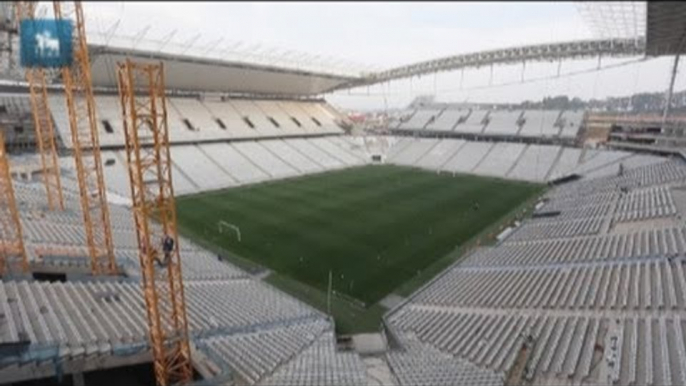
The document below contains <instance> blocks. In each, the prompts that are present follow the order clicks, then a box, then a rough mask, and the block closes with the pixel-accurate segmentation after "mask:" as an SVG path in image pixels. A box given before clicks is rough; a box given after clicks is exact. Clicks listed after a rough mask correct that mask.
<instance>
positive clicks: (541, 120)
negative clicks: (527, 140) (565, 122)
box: [519, 110, 562, 137]
mask: <svg viewBox="0 0 686 386" xmlns="http://www.w3.org/2000/svg"><path fill="white" fill-rule="evenodd" d="M561 114H562V112H561V111H558V110H552V111H550V110H527V111H526V112H525V113H524V116H523V118H524V125H522V130H521V131H520V132H519V135H521V136H524V137H557V136H559V132H560V127H559V125H557V122H558V120H559V117H560V115H561Z"/></svg>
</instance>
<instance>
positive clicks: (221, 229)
mask: <svg viewBox="0 0 686 386" xmlns="http://www.w3.org/2000/svg"><path fill="white" fill-rule="evenodd" d="M226 228H229V229H233V230H234V231H235V232H236V236H237V237H238V242H239V243H240V242H241V228H239V227H238V226H237V225H234V224H231V223H228V222H226V221H224V220H219V221H217V230H218V231H219V233H224V229H226Z"/></svg>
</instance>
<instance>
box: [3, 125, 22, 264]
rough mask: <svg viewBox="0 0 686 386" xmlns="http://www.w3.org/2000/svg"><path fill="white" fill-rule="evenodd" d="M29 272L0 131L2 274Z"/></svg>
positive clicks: (8, 165) (7, 161)
mask: <svg viewBox="0 0 686 386" xmlns="http://www.w3.org/2000/svg"><path fill="white" fill-rule="evenodd" d="M28 272H29V261H28V259H27V257H26V249H25V248H24V238H23V237H22V231H21V221H20V220H19V211H18V210H17V202H16V200H15V199H14V188H13V187H12V176H11V175H10V164H9V159H8V156H7V151H6V148H5V137H4V136H3V134H2V131H0V276H4V275H6V274H8V273H10V274H11V273H28Z"/></svg>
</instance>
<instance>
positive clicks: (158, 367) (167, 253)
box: [117, 59, 193, 386]
mask: <svg viewBox="0 0 686 386" xmlns="http://www.w3.org/2000/svg"><path fill="white" fill-rule="evenodd" d="M117 77H118V85H119V97H120V101H121V107H122V114H123V119H124V131H125V136H126V159H127V167H128V170H129V179H130V182H131V184H130V185H131V198H132V209H133V213H134V219H135V226H136V233H137V237H138V247H139V257H140V264H141V271H142V285H143V293H144V296H145V304H146V309H147V317H148V327H149V329H150V340H151V346H152V350H153V360H154V366H155V376H156V379H157V383H158V384H159V385H162V386H166V385H170V384H175V383H188V382H190V381H191V380H192V376H193V369H192V366H191V357H190V344H189V341H188V322H187V319H186V305H185V300H184V293H183V282H182V276H181V257H180V255H179V243H178V233H177V227H176V206H175V200H174V189H173V186H172V172H171V170H172V162H171V158H170V151H169V130H168V126H167V106H166V99H165V86H164V70H163V67H162V64H161V63H160V64H138V63H134V62H132V61H130V60H128V59H127V60H126V62H124V63H119V64H118V67H117ZM153 217H156V218H157V220H158V222H159V223H155V222H153Z"/></svg>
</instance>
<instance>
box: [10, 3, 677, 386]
mask: <svg viewBox="0 0 686 386" xmlns="http://www.w3.org/2000/svg"><path fill="white" fill-rule="evenodd" d="M89 6H92V4H89ZM389 6H391V4H389ZM579 8H580V10H581V11H582V13H584V12H585V15H586V16H585V18H586V19H585V20H586V21H587V22H588V23H589V25H590V26H591V27H590V28H591V29H593V30H594V31H596V32H598V31H600V32H598V33H597V35H598V36H596V37H595V38H594V39H586V40H569V41H560V42H549V43H545V44H525V45H519V46H514V47H504V48H498V49H492V50H491V49H488V50H481V51H476V52H467V53H458V54H455V55H452V56H447V57H440V58H426V60H424V61H421V62H416V63H412V64H407V65H403V66H396V67H392V68H383V69H374V70H368V71H361V72H360V71H351V70H350V69H349V68H348V69H346V68H342V67H336V66H334V65H333V64H332V63H328V64H327V63H324V64H322V63H319V64H318V63H315V61H314V60H312V61H310V59H309V58H308V57H305V59H302V58H301V59H299V60H296V61H294V62H291V63H289V62H288V61H278V60H274V59H273V58H269V57H267V58H266V59H265V58H260V57H259V56H255V57H252V58H251V57H221V56H217V55H214V54H213V50H212V48H213V47H214V46H212V45H210V46H209V47H210V48H209V49H208V48H207V47H199V48H197V49H196V48H195V47H194V46H193V42H194V41H195V40H192V41H191V42H190V43H189V44H185V45H183V44H182V45H178V44H171V43H170V41H172V40H173V39H172V36H173V35H174V33H175V32H172V33H171V34H170V35H169V38H168V39H166V40H162V41H157V42H152V41H147V40H145V39H144V35H145V34H146V32H147V29H143V30H142V32H141V33H139V34H138V35H136V36H133V37H131V38H130V39H129V38H126V39H124V38H121V37H117V36H116V34H114V31H115V30H116V28H117V26H118V24H117V25H114V26H113V28H112V29H111V31H109V32H107V33H105V34H100V35H98V34H95V33H91V32H90V31H92V30H89V29H87V28H85V27H87V24H88V23H89V21H90V20H92V19H89V18H88V17H86V18H84V12H85V14H86V15H88V13H89V12H90V11H91V10H93V9H95V8H94V7H83V8H82V5H81V3H80V2H75V3H70V2H55V3H54V4H50V5H47V6H46V5H43V6H41V7H39V6H37V5H36V4H34V5H32V3H29V2H17V3H10V2H2V3H0V11H1V12H2V20H1V22H2V25H1V26H0V27H1V28H0V34H1V35H0V36H2V38H1V39H0V41H1V42H2V52H1V55H2V60H1V61H0V63H2V66H3V69H2V74H3V75H2V81H1V82H0V134H2V136H0V139H3V140H2V141H0V211H1V212H2V213H0V277H1V281H0V384H7V385H10V384H11V385H63V384H64V385H71V384H73V385H86V384H88V385H94V384H132V385H147V384H155V383H156V384H159V385H171V384H197V385H216V384H221V385H525V384H531V385H534V384H536V385H549V384H583V385H597V384H622V385H671V384H686V339H685V338H684V336H685V335H686V331H685V330H684V329H685V328H686V319H684V318H686V272H685V266H686V264H685V261H686V260H685V259H686V257H685V256H686V255H685V254H686V224H684V216H685V215H686V189H685V187H686V152H684V146H683V141H684V138H685V137H684V129H685V128H686V125H685V123H686V120H685V119H684V115H683V108H684V107H686V98H683V96H684V94H683V93H681V92H679V91H678V90H676V89H677V88H678V87H679V86H678V85H675V83H677V81H678V77H677V75H678V72H679V71H678V68H679V67H678V66H679V56H680V54H681V53H682V52H683V51H684V50H685V49H686V48H684V46H683V42H684V38H683V37H684V36H686V24H685V23H684V20H686V19H684V15H686V6H683V5H681V4H680V3H676V2H675V3H645V2H642V3H639V2H635V3H631V2H617V3H598V4H596V5H593V4H590V3H581V4H580V5H579ZM84 10H85V11H84ZM38 19H52V20H53V21H65V20H66V21H69V22H70V23H71V24H70V25H73V43H74V44H73V46H74V48H73V49H74V54H73V61H72V62H70V63H69V64H68V65H67V64H65V65H60V66H57V67H55V66H53V67H51V68H43V67H40V66H38V67H24V66H21V65H20V62H21V61H22V60H23V59H22V58H20V57H21V50H22V49H24V43H23V41H22V37H23V36H24V35H22V31H25V30H26V28H28V27H26V26H27V25H29V26H30V25H32V24H30V23H25V22H35V21H36V20H38ZM617 20H623V21H624V22H626V20H632V22H630V23H626V24H624V25H622V26H617V25H613V24H612V23H613V22H617ZM84 23H85V24H86V26H85V27H84ZM56 25H57V26H58V28H59V25H60V24H59V23H57V24H56ZM627 26H630V27H631V28H629V27H627ZM622 28H628V29H630V30H631V31H630V33H627V34H622V33H620V32H622V31H623V30H622ZM87 31H88V33H86V32H87ZM618 31H619V32H618ZM70 39H71V37H70ZM127 39H128V40H127ZM219 41H221V40H219ZM37 44H39V43H37ZM217 44H219V43H217ZM47 47H49V46H47ZM601 58H603V60H605V59H606V58H609V59H611V60H624V62H617V63H619V64H610V65H608V66H607V67H603V66H602V65H601ZM637 58H638V59H637ZM659 58H663V59H664V58H667V59H668V60H669V66H668V67H669V70H668V71H667V73H666V74H662V75H665V76H667V78H669V80H668V82H666V83H664V84H660V85H659V86H658V89H659V90H660V91H659V94H657V95H658V96H657V97H656V99H655V100H653V99H650V98H648V97H647V96H645V95H644V96H643V97H641V98H643V99H640V98H639V96H637V95H639V93H638V92H637V91H636V89H635V88H634V89H632V88H631V86H629V85H628V84H629V83H631V82H633V81H634V79H631V80H629V81H626V84H623V85H622V86H623V87H624V86H625V88H626V92H625V93H624V94H623V95H624V96H625V97H623V98H624V99H622V98H616V99H613V98H605V99H602V100H601V99H600V98H592V99H591V100H590V101H589V102H588V103H586V104H580V102H579V103H578V104H577V105H575V104H574V103H576V102H575V100H574V99H571V98H567V96H565V99H564V101H562V100H561V99H560V100H558V99H555V98H548V99H544V97H550V96H551V95H552V94H546V95H539V97H538V98H537V100H539V99H540V100H541V102H540V103H538V102H531V101H527V102H526V103H524V102H522V103H518V102H516V101H512V102H508V103H500V102H498V103H496V102H493V103H491V102H487V101H479V102H475V101H472V102H469V101H459V100H449V101H445V100H444V101H439V100H437V98H435V97H436V96H437V95H438V94H439V93H436V95H429V96H426V95H420V93H419V92H415V93H414V94H416V95H412V97H413V98H412V102H411V103H409V104H406V105H405V106H404V107H402V108H398V109H396V110H393V111H391V110H389V109H379V108H372V109H369V110H371V111H364V112H359V111H353V110H355V109H352V108H343V107H340V106H337V105H336V103H334V102H332V101H333V100H336V98H339V99H340V98H343V97H346V95H352V94H351V93H354V92H357V91H359V90H365V91H362V92H361V94H365V92H366V93H367V95H372V94H371V92H370V91H369V90H375V89H374V87H378V88H379V89H380V90H388V89H389V88H390V87H387V86H385V85H388V84H390V83H391V82H413V81H414V82H416V83H415V84H414V86H412V87H419V85H420V83H421V79H424V80H425V81H427V82H428V83H429V84H430V83H432V82H433V86H431V85H429V86H428V88H429V89H431V87H434V90H436V89H437V86H436V83H438V82H436V79H437V78H436V77H435V76H436V74H444V73H448V74H457V78H456V79H460V72H461V71H462V76H463V75H464V71H465V70H467V71H471V70H474V71H477V70H479V69H482V70H484V71H486V73H487V72H488V71H490V76H491V79H492V77H493V71H494V70H493V69H494V67H495V68H498V67H499V66H505V67H507V66H510V67H512V66H514V65H521V64H522V63H525V64H526V63H530V64H528V65H531V66H535V65H537V64H543V65H547V66H552V67H556V68H557V71H558V73H557V76H558V77H559V76H560V67H562V64H563V62H564V63H567V62H574V61H582V60H590V61H592V62H595V61H597V62H598V66H597V67H593V68H592V69H591V70H589V71H587V72H590V73H591V74H592V76H596V84H594V85H593V89H594V93H595V92H596V91H595V89H596V88H597V79H598V77H599V76H600V75H598V74H601V73H602V72H603V71H607V70H608V69H610V70H611V69H612V68H615V67H621V66H631V65H638V64H637V63H643V62H645V61H649V60H653V59H659ZM551 63H552V64H551ZM522 71H523V70H522ZM584 71H586V70H584ZM582 72H583V71H582ZM580 73H581V72H580ZM524 75H525V74H524V72H522V76H521V80H519V79H517V81H516V82H515V86H518V87H519V86H522V85H523V84H525V83H526V82H525V76H524ZM568 76H569V77H574V76H575V73H572V72H570V73H569V74H568ZM517 77H518V75H517V76H515V78H517ZM639 78H640V77H639V76H638V75H637V76H636V79H635V81H636V82H638V79H639ZM413 79H416V80H413ZM427 79H428V80H427ZM460 82H462V79H460ZM517 82H519V83H517ZM545 82H548V81H547V80H546V81H545ZM571 82H572V81H570V83H571ZM446 83H447V82H446ZM410 85H412V83H410ZM547 85H548V83H546V87H548V86H547ZM500 86H502V85H500ZM507 86H508V87H509V86H510V85H507ZM460 87H462V86H460ZM478 87H482V86H478ZM483 87H484V88H491V89H492V88H493V87H494V85H493V84H489V85H488V86H483ZM551 87H552V86H551ZM570 87H571V86H570ZM665 89H666V90H667V91H666V92H665V91H664V90H665ZM474 90H476V88H475V89H474ZM570 90H571V88H570ZM460 92H469V90H466V91H462V90H461V91H460ZM494 92H495V93H498V92H499V91H498V89H497V88H496V90H495V91H494ZM474 93H477V91H474ZM571 94H572V93H571V92H570V93H569V95H570V97H571ZM627 95H628V97H626V96H627ZM353 96H354V95H353ZM386 96H387V95H386V94H384V97H386ZM362 100H363V103H364V101H366V100H367V99H364V98H362ZM641 101H643V102H645V103H643V102H641ZM639 102H640V103H639ZM640 106H644V107H640Z"/></svg>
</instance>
